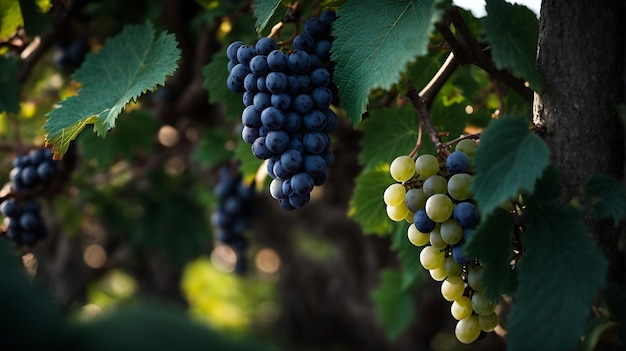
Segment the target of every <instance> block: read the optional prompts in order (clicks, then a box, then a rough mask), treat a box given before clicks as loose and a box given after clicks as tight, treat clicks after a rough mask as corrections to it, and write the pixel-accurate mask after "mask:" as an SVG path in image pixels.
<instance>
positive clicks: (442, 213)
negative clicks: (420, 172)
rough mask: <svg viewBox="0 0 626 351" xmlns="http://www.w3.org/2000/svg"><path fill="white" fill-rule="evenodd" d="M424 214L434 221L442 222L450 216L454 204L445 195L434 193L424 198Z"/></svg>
mask: <svg viewBox="0 0 626 351" xmlns="http://www.w3.org/2000/svg"><path fill="white" fill-rule="evenodd" d="M425 209H426V214H427V215H428V218H430V219H431V220H433V221H434V222H436V223H443V222H445V221H447V220H448V218H450V215H452V210H453V209H454V205H453V204H452V200H450V198H449V197H448V196H447V195H444V194H435V195H433V196H431V197H429V198H428V199H427V200H426V206H425Z"/></svg>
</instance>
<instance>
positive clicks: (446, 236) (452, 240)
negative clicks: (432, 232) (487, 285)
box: [439, 218, 463, 245]
mask: <svg viewBox="0 0 626 351" xmlns="http://www.w3.org/2000/svg"><path fill="white" fill-rule="evenodd" d="M439 233H441V239H442V240H443V241H445V242H446V243H447V244H450V245H454V244H456V243H458V242H459V241H461V239H463V227H461V225H460V224H459V222H457V221H456V219H454V218H450V219H448V220H447V221H445V222H443V223H441V229H439Z"/></svg>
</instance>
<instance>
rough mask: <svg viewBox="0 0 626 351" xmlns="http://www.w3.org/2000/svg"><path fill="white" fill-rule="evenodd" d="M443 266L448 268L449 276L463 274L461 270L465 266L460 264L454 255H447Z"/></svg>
mask: <svg viewBox="0 0 626 351" xmlns="http://www.w3.org/2000/svg"><path fill="white" fill-rule="evenodd" d="M443 266H444V267H445V268H446V273H447V274H448V275H449V276H453V275H459V274H461V270H462V269H463V267H462V266H461V265H460V264H458V263H457V262H456V261H455V260H454V257H452V256H447V257H446V259H445V261H444V263H443Z"/></svg>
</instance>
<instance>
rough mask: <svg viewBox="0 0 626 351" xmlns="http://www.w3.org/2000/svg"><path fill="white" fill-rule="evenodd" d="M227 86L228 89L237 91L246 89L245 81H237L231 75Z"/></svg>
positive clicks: (227, 80) (240, 91)
mask: <svg viewBox="0 0 626 351" xmlns="http://www.w3.org/2000/svg"><path fill="white" fill-rule="evenodd" d="M226 87H227V88H228V90H230V91H232V92H235V93H242V92H244V91H245V90H246V89H245V88H244V87H243V82H237V81H235V79H233V77H231V76H228V79H226Z"/></svg>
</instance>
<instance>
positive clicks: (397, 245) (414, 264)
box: [391, 222, 424, 290]
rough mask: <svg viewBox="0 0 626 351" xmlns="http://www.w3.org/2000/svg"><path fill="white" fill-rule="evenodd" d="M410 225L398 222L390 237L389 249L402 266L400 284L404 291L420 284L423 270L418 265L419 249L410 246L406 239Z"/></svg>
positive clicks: (419, 264)
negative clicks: (396, 255)
mask: <svg viewBox="0 0 626 351" xmlns="http://www.w3.org/2000/svg"><path fill="white" fill-rule="evenodd" d="M409 225H411V224H408V223H405V222H398V223H396V224H395V230H394V232H393V237H392V245H391V248H392V249H394V250H396V251H397V253H398V259H399V260H400V263H401V264H402V284H401V288H402V289H404V290H407V289H410V288H415V287H418V286H419V285H420V284H421V283H422V281H423V280H422V278H423V277H424V268H423V267H422V264H421V263H420V255H419V253H420V251H421V250H422V249H421V248H419V247H416V246H415V245H413V244H411V242H410V241H409V240H408V239H407V230H408V227H409Z"/></svg>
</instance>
